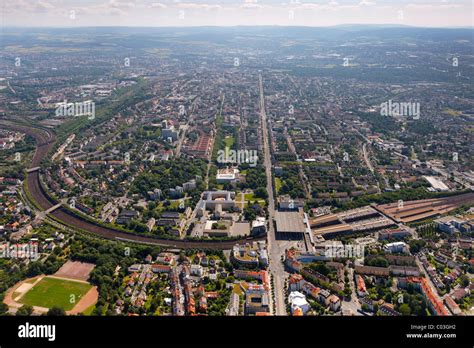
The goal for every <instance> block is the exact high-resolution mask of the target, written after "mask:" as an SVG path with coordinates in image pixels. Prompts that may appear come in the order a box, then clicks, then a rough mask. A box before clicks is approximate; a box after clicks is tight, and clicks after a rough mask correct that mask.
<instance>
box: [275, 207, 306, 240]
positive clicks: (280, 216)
mask: <svg viewBox="0 0 474 348" xmlns="http://www.w3.org/2000/svg"><path fill="white" fill-rule="evenodd" d="M275 223H276V233H277V236H278V237H279V238H282V239H303V237H304V233H305V231H306V227H305V224H304V222H303V216H302V214H301V213H300V212H296V211H284V212H283V211H277V212H275Z"/></svg>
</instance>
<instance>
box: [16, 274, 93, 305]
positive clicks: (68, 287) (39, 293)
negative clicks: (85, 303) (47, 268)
mask: <svg viewBox="0 0 474 348" xmlns="http://www.w3.org/2000/svg"><path fill="white" fill-rule="evenodd" d="M91 288H92V285H90V284H86V283H80V282H75V281H71V280H66V279H57V278H49V277H44V278H43V279H41V280H40V282H39V283H38V284H36V285H35V286H34V287H32V288H31V289H30V290H29V291H28V292H27V293H26V294H24V295H23V296H22V297H21V298H20V300H19V301H18V302H19V303H22V304H26V305H31V306H39V307H45V308H51V307H53V306H58V307H61V308H63V309H64V310H65V311H68V310H71V309H73V308H74V306H75V305H76V304H77V303H78V302H79V300H80V299H81V298H82V297H83V296H84V295H85V294H86V293H87V292H88V291H89V290H90V289H91ZM71 295H74V297H72V296H71ZM71 299H74V302H72V301H71Z"/></svg>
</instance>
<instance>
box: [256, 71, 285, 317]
mask: <svg viewBox="0 0 474 348" xmlns="http://www.w3.org/2000/svg"><path fill="white" fill-rule="evenodd" d="M259 84H260V117H261V119H260V120H261V124H262V131H263V151H264V165H265V173H266V176H267V192H268V213H269V229H268V254H269V257H270V266H269V270H270V274H271V275H272V277H273V282H274V283H273V284H274V287H275V289H274V290H275V308H276V313H274V314H276V315H286V308H285V299H284V296H285V291H284V287H285V274H286V273H285V270H284V267H283V263H282V262H281V257H282V256H283V255H284V252H285V250H284V249H283V248H281V246H280V245H279V243H278V242H277V240H276V238H275V228H274V226H273V217H274V216H275V200H274V196H273V185H272V161H271V156H270V145H269V141H268V129H267V115H266V113H265V97H264V93H263V80H262V76H261V75H260V76H259Z"/></svg>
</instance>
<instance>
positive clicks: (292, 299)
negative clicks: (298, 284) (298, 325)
mask: <svg viewBox="0 0 474 348" xmlns="http://www.w3.org/2000/svg"><path fill="white" fill-rule="evenodd" d="M288 302H289V303H290V305H291V313H292V314H293V312H294V311H295V310H296V309H297V308H301V311H302V312H303V314H305V313H306V312H307V311H309V310H310V308H311V306H310V305H309V303H308V301H306V296H305V295H304V294H302V293H301V292H299V291H292V292H291V293H290V296H288Z"/></svg>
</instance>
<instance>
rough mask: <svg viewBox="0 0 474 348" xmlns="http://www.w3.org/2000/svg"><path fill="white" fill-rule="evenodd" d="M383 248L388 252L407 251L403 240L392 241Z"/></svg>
mask: <svg viewBox="0 0 474 348" xmlns="http://www.w3.org/2000/svg"><path fill="white" fill-rule="evenodd" d="M383 248H384V250H385V251H387V252H389V253H406V252H408V245H407V244H406V243H404V242H394V243H388V244H385V245H384V247H383Z"/></svg>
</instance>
